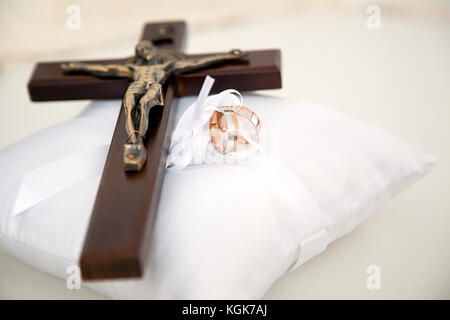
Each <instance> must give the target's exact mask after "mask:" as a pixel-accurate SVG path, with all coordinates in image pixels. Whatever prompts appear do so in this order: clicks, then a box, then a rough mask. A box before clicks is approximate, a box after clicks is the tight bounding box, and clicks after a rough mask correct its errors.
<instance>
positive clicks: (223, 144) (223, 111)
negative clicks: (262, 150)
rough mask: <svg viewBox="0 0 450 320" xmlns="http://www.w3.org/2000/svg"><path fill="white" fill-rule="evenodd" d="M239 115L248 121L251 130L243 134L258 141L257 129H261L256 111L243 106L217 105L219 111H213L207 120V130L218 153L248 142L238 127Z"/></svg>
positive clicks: (229, 150)
mask: <svg viewBox="0 0 450 320" xmlns="http://www.w3.org/2000/svg"><path fill="white" fill-rule="evenodd" d="M239 117H241V118H242V119H245V120H244V121H249V124H250V128H252V130H251V131H253V132H248V133H247V134H246V135H245V136H246V137H248V138H250V139H251V140H253V141H254V142H257V141H258V136H259V131H260V130H261V121H260V120H259V118H258V116H257V115H256V113H254V112H253V111H252V110H250V109H249V108H246V107H244V106H226V107H219V111H214V113H213V115H212V116H211V119H210V121H209V130H210V135H211V142H212V144H213V146H214V149H215V150H216V151H217V152H220V153H229V152H236V151H237V150H238V145H239V144H248V143H249V141H248V140H247V139H246V138H245V137H244V134H243V132H242V130H243V128H241V129H240V123H241V124H242V122H240V121H239Z"/></svg>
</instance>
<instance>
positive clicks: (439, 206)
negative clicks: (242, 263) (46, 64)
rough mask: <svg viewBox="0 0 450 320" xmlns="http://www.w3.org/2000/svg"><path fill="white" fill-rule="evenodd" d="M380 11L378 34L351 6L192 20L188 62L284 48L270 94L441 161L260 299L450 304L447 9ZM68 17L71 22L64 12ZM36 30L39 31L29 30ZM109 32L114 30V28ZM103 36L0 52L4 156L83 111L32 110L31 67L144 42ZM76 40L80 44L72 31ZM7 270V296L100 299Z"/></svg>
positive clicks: (76, 106) (6, 265)
mask: <svg viewBox="0 0 450 320" xmlns="http://www.w3.org/2000/svg"><path fill="white" fill-rule="evenodd" d="M197 2H202V1H197ZM203 2H204V1H203ZM380 2H381V29H379V30H369V29H368V28H367V26H366V19H367V14H366V11H365V10H366V7H364V6H359V5H355V4H354V2H353V1H342V2H341V4H340V5H332V4H330V3H329V2H327V1H325V2H324V3H325V4H324V5H323V6H304V7H303V6H301V5H292V6H293V7H292V8H291V9H290V8H289V7H285V10H281V9H280V10H278V11H276V12H272V13H270V12H269V13H267V12H263V11H261V12H260V11H258V12H257V14H256V15H252V14H250V13H251V11H248V12H245V11H242V12H241V15H240V16H233V17H232V18H229V19H228V18H227V16H226V15H225V16H222V17H221V18H220V19H219V20H217V21H215V22H213V21H212V20H207V19H206V20H205V21H203V22H204V23H203V22H202V20H201V19H199V18H198V17H197V16H193V18H192V21H193V25H192V27H191V28H190V32H189V40H188V47H187V49H188V50H187V51H188V52H196V51H197V52H207V51H214V52H217V51H224V50H229V48H230V47H239V48H242V49H244V50H245V49H257V48H281V49H282V52H283V54H282V57H283V62H282V65H283V89H281V90H274V91H273V92H272V94H274V95H277V96H282V97H293V98H298V99H302V100H308V101H312V102H314V103H318V104H323V105H327V106H329V107H331V108H333V109H335V110H337V111H340V112H343V113H345V114H348V115H351V116H352V117H355V118H357V119H360V120H364V121H366V122H369V123H372V124H374V125H376V126H379V127H382V128H384V129H386V130H388V131H390V132H392V133H395V134H397V135H399V136H400V137H402V138H403V139H405V140H406V141H408V142H410V143H411V144H413V145H415V146H417V147H418V148H419V149H421V150H423V151H425V152H429V153H433V154H435V155H437V157H438V158H439V161H440V162H439V164H438V166H437V167H436V168H435V170H434V171H433V172H432V173H431V174H429V175H428V176H427V177H426V178H425V179H423V180H421V181H419V182H418V183H416V184H415V185H414V186H412V187H411V188H409V189H408V190H406V191H405V192H403V193H402V194H400V195H399V196H397V197H396V198H395V199H393V200H392V201H390V202H388V203H387V204H386V205H385V206H383V207H382V208H380V209H379V210H378V211H377V212H376V214H375V215H373V216H372V217H371V218H369V219H368V220H367V221H365V222H364V223H363V224H361V225H360V226H359V227H358V228H357V229H356V230H354V231H353V232H352V233H350V234H349V235H347V236H346V237H344V238H342V239H339V240H337V241H336V242H334V243H333V244H331V245H330V246H329V247H328V249H327V250H326V251H325V252H324V253H322V254H321V255H319V256H317V257H316V258H314V259H313V260H311V261H310V262H308V263H306V264H305V265H303V266H302V267H301V268H300V269H298V270H296V271H295V272H293V273H291V274H288V275H285V276H283V277H282V278H281V279H280V280H279V281H278V282H277V283H276V284H275V285H274V286H273V287H272V289H271V290H270V291H269V292H268V293H267V294H266V296H265V298H268V299H304V298H306V299H310V298H317V299H329V298H336V299H347V298H357V299H366V298H368V299H393V298H398V299H408V298H413V299H415V298H426V299H427V298H447V299H448V298H450V273H449V270H450V250H449V249H450V248H449V245H450V232H448V227H449V226H450V197H449V195H448V192H449V190H450V166H449V164H450V162H449V160H450V159H449V158H450V143H449V141H450V125H449V120H450V90H449V89H450V88H449V84H450V59H449V57H450V18H449V17H450V11H449V10H448V6H447V7H446V6H443V7H439V6H438V5H436V6H437V7H436V8H438V9H437V10H436V8H435V7H433V6H426V10H425V9H424V10H417V7H416V6H412V7H408V6H406V9H408V8H409V9H411V8H412V9H411V10H406V9H405V10H404V11H401V10H400V12H399V11H398V10H397V11H396V10H394V9H395V8H394V9H393V8H391V7H388V6H387V4H386V2H385V1H380ZM437 2H438V3H440V2H439V1H437ZM81 3H82V6H81V7H82V9H83V10H84V12H86V15H87V16H88V17H95V15H94V13H93V10H90V9H91V7H92V6H93V4H92V2H90V3H91V4H89V2H83V1H81ZM282 3H283V5H287V4H286V3H287V2H286V1H282ZM304 3H308V4H310V1H304ZM413 3H414V4H415V5H416V4H417V3H418V1H413ZM383 5H385V7H383ZM84 8H85V9H84ZM384 8H385V9H384ZM446 8H447V9H446ZM19 9H20V8H17V6H16V7H14V6H13V7H12V8H11V10H13V11H14V12H15V14H16V15H21V14H27V15H32V13H31V12H29V11H27V12H26V13H21V11H20V10H19ZM210 10H212V8H210ZM269 11H270V10H269ZM163 12H167V10H166V11H164V10H163ZM9 13H11V11H9ZM62 14H63V18H64V17H65V13H64V9H63V13H62ZM2 15H4V13H3V12H2ZM178 16H179V15H178ZM167 17H168V14H166V15H164V16H161V17H157V16H156V17H155V16H149V17H148V19H149V20H150V19H154V20H161V18H167ZM236 17H237V18H236ZM0 18H1V16H0ZM104 19H105V18H104ZM188 20H189V19H188ZM58 21H59V20H58ZM141 22H144V20H141ZM28 23H29V25H28V26H23V28H26V29H27V30H28V32H29V34H28V36H29V37H30V39H33V35H34V34H33V32H36V33H37V32H40V31H42V29H43V27H42V26H41V25H40V24H44V23H47V24H48V23H49V22H48V21H44V19H39V20H38V21H37V22H36V21H34V22H33V20H32V19H31V20H29V21H28ZM33 23H35V24H36V31H35V30H34V28H32V27H30V26H31V25H32V24H33ZM50 23H54V24H56V23H59V22H50ZM62 23H64V22H62ZM105 23H110V25H111V27H112V28H113V24H114V22H113V21H109V22H105ZM86 24H87V25H88V27H89V28H91V29H88V31H86V28H87V27H85V29H83V28H82V30H84V32H90V31H92V33H94V34H95V31H96V30H97V29H96V27H95V26H96V24H95V23H93V22H91V23H89V21H88V22H86ZM131 26H132V27H131ZM55 28H57V27H56V25H55ZM98 28H99V30H98V32H99V33H102V32H103V34H105V39H106V40H105V41H103V42H102V45H99V46H94V47H92V48H91V47H89V46H87V47H85V48H82V47H79V48H77V49H71V50H69V49H67V48H66V47H64V45H66V43H70V38H69V39H65V40H64V45H61V47H59V48H56V47H57V44H55V49H54V50H53V49H51V50H50V49H49V50H47V51H46V50H44V49H45V48H44V49H43V48H36V52H37V53H36V54H35V55H30V51H29V50H28V49H29V48H28V49H27V48H22V47H20V46H16V48H15V49H14V47H13V48H10V47H7V45H6V44H5V45H4V44H0V46H5V47H4V48H3V49H2V50H1V54H0V58H1V60H0V63H1V69H0V96H1V97H2V107H1V108H0V148H3V147H5V146H7V145H9V144H11V143H13V142H15V141H17V140H19V139H20V138H23V137H25V136H27V135H29V134H31V133H33V132H35V131H37V130H39V129H41V128H44V127H47V126H49V125H51V124H54V123H57V122H60V121H63V120H65V119H69V118H71V117H73V116H74V115H76V114H77V113H79V112H80V110H82V109H83V108H84V107H85V106H86V105H87V104H88V102H87V101H81V102H51V103H39V104H37V103H31V102H30V101H29V98H28V95H27V92H26V83H27V80H28V78H29V76H30V72H31V70H32V66H33V62H34V61H35V60H38V59H42V58H44V59H70V58H73V59H77V58H86V57H89V58H99V57H108V56H122V55H127V54H130V53H131V49H130V48H132V47H133V42H134V41H135V40H136V39H137V38H138V34H139V32H140V30H135V33H136V35H135V36H131V34H132V32H131V31H130V30H134V25H132V24H130V25H129V26H128V25H126V26H124V28H126V30H127V32H128V33H123V34H121V37H122V36H123V38H121V39H122V40H123V41H122V40H121V41H114V38H113V37H110V38H111V39H113V40H108V39H110V38H108V36H106V33H105V27H104V26H102V27H101V29H100V27H98ZM49 30H50V29H49ZM49 32H50V33H51V31H49ZM55 32H56V31H55ZM71 32H73V33H72V34H73V37H78V35H76V34H75V33H76V32H77V31H76V30H71ZM80 32H81V31H80ZM66 33H67V35H68V37H70V33H69V32H66ZM38 36H39V35H38V34H36V37H38ZM95 36H98V35H95ZM76 40H77V41H78V40H79V39H78V38H77V39H76ZM31 41H33V40H31ZM55 42H58V41H56V40H55ZM21 52H23V53H24V54H23V55H20V53H21ZM265 93H269V92H268V91H266V92H265ZM274 107H276V106H274ZM369 265H378V266H379V267H380V268H381V284H382V286H381V289H380V290H369V289H368V288H367V286H366V279H367V277H368V275H367V273H366V269H367V267H368V266H369ZM0 269H1V272H0V298H7V299H13V298H18V299H21V298H39V299H47V298H55V299H66V298H68V299H79V298H80V299H89V298H102V297H101V296H100V295H98V294H96V293H94V292H93V291H92V290H90V289H87V288H83V289H82V290H72V291H70V290H68V289H66V286H65V281H64V280H62V279H58V278H55V277H53V276H50V275H47V274H44V273H42V272H40V271H38V270H35V269H33V268H31V267H29V266H27V265H25V264H23V263H21V262H19V261H18V260H16V259H15V258H13V257H11V256H8V255H5V254H0Z"/></svg>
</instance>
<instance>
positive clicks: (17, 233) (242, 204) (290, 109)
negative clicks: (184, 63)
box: [0, 95, 435, 299]
mask: <svg viewBox="0 0 450 320" xmlns="http://www.w3.org/2000/svg"><path fill="white" fill-rule="evenodd" d="M193 101H194V100H193V98H191V97H187V98H182V99H180V100H179V112H178V114H181V112H182V111H183V110H184V109H185V108H186V107H187V106H188V105H190V104H191V103H192V102H193ZM244 103H245V105H246V106H248V107H250V108H251V109H252V110H254V111H255V112H256V113H257V114H258V115H259V117H260V118H261V121H262V124H263V128H264V127H266V128H270V130H271V131H272V132H275V133H276V135H277V136H278V139H277V141H278V144H277V150H278V152H276V154H277V155H278V161H279V162H280V163H281V164H282V165H284V167H283V168H284V169H281V170H286V171H290V172H291V173H293V174H294V176H296V177H297V178H298V181H297V183H298V184H297V185H296V186H297V187H296V188H293V190H290V191H286V190H281V192H280V190H275V189H274V188H272V187H271V186H270V185H269V184H267V183H263V182H264V179H265V177H258V176H257V175H255V174H254V173H251V170H246V169H245V167H241V166H225V165H213V166H191V167H188V168H186V169H185V170H182V171H176V172H173V171H169V172H167V174H166V177H165V181H164V186H163V190H162V195H161V201H160V205H159V211H158V216H157V221H156V225H155V230H154V233H153V237H152V240H151V249H150V250H151V251H150V254H149V261H148V264H147V270H146V273H145V277H144V278H143V279H138V280H120V281H106V282H103V281H102V282H91V283H85V284H86V285H88V286H90V287H92V288H93V289H94V290H96V291H98V292H101V293H103V294H105V295H107V296H110V297H114V298H188V299H189V298H194V299H195V298H206V299H208V298H209V299H215V298H235V299H239V298H260V297H262V296H263V294H264V293H265V292H266V291H267V290H268V289H269V288H270V286H271V285H272V284H273V283H274V282H275V281H276V280H277V279H278V278H279V277H280V276H281V275H282V274H283V273H285V272H287V271H288V270H292V269H294V268H295V267H298V266H299V265H301V264H302V263H303V262H305V261H307V260H308V259H310V258H312V257H313V256H314V255H316V254H318V253H320V251H322V250H324V249H325V248H326V246H327V245H328V243H330V242H332V241H334V240H336V239H337V238H339V237H341V236H343V235H345V234H346V233H348V232H350V231H351V230H352V229H353V228H355V227H356V226H357V225H358V224H359V223H360V222H361V221H362V220H364V219H365V218H366V217H368V216H369V215H370V214H371V213H372V212H373V211H374V209H375V208H376V207H377V206H378V205H379V204H380V203H381V201H382V200H385V199H388V198H390V197H392V196H393V195H394V194H395V193H396V192H398V191H400V190H402V189H403V188H405V187H406V186H407V185H408V184H409V183H411V182H413V181H414V180H416V179H417V178H419V177H421V176H422V175H424V174H425V173H426V172H428V171H429V170H430V169H431V168H432V167H433V165H434V163H435V159H434V157H432V156H429V155H425V154H422V153H420V152H418V151H417V150H415V149H414V148H412V147H411V146H409V145H408V144H406V143H405V142H403V141H402V140H400V139H398V138H396V137H394V136H392V135H390V134H388V133H386V132H384V131H383V130H380V129H377V128H375V127H373V126H370V125H367V124H364V123H362V122H359V121H357V120H353V119H350V118H348V117H346V116H344V115H340V114H338V113H336V112H334V111H331V110H329V109H327V108H323V107H319V106H314V105H312V104H308V103H303V102H299V101H295V100H285V99H278V98H273V97H269V96H257V95H246V96H244ZM119 108H120V102H119V101H108V102H107V101H104V102H95V103H92V105H90V106H89V107H88V108H87V109H86V111H85V112H83V113H82V114H81V115H80V116H78V117H76V118H74V119H72V120H70V121H67V122H65V123H62V124H59V125H56V126H53V127H50V128H47V129H44V130H42V131H40V132H38V133H36V134H35V135H32V136H30V137H28V138H26V139H24V140H22V141H20V142H19V143H16V144H14V145H12V146H10V147H8V148H6V149H4V150H1V151H0V177H1V178H0V179H1V180H0V249H2V250H4V251H6V252H8V253H9V254H11V255H13V256H16V257H17V258H19V259H21V260H22V261H24V262H25V263H28V264H30V265H33V266H35V267H36V268H38V269H40V270H42V271H44V272H48V273H50V274H53V275H56V276H58V277H62V278H66V277H67V273H66V269H67V267H68V266H69V265H72V264H75V263H76V262H77V260H78V256H79V254H80V251H81V248H82V244H83V240H84V235H85V232H86V229H87V225H88V223H89V218H90V214H91V209H92V205H93V201H94V199H95V194H96V190H97V187H98V184H99V180H100V174H101V169H95V168H93V167H92V166H93V165H90V164H88V165H87V166H86V164H82V163H79V164H78V165H75V166H73V167H70V168H67V170H78V171H82V170H93V171H92V172H97V174H95V175H94V176H92V177H91V178H89V179H87V180H84V181H82V182H79V183H77V184H75V185H73V186H71V187H69V188H65V189H63V190H62V191H60V192H58V193H56V194H54V195H53V196H51V197H49V198H48V199H46V200H45V201H42V202H40V203H38V204H36V205H34V206H31V208H29V209H28V210H26V211H25V212H23V213H21V214H19V215H13V210H14V206H15V202H16V198H17V196H18V193H19V189H20V185H21V181H22V178H23V177H24V174H26V173H27V172H30V171H32V170H34V169H37V168H39V167H42V166H44V165H46V164H48V163H51V162H54V161H57V160H58V159H64V158H65V157H67V156H71V155H73V154H80V153H83V152H88V153H89V152H90V154H94V155H95V159H92V163H95V164H96V165H98V163H100V164H101V163H102V162H103V161H104V158H105V156H106V151H107V148H104V147H102V146H104V145H107V144H109V142H110V139H111V136H112V132H113V129H114V125H115V121H116V116H117V113H118V112H119ZM92 150H97V151H98V152H92ZM83 166H86V168H84V167H83ZM95 170H97V171H95ZM283 177H284V176H281V177H273V178H274V179H284V178H283ZM50 178H51V177H50ZM50 180H51V179H50ZM42 183H45V181H43V182H42ZM285 191H286V192H285ZM31 192H32V191H31ZM287 193H288V194H287ZM280 195H281V196H280ZM289 197H290V198H289Z"/></svg>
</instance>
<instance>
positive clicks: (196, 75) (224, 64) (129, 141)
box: [28, 21, 281, 280]
mask: <svg viewBox="0 0 450 320" xmlns="http://www.w3.org/2000/svg"><path fill="white" fill-rule="evenodd" d="M185 30H186V26H185V23H184V22H183V21H174V22H160V23H149V24H146V25H145V27H144V31H143V34H142V37H141V41H140V42H139V43H138V45H137V46H136V54H135V56H134V58H132V59H115V60H101V61H86V62H79V63H74V62H46V63H38V64H37V65H36V67H35V69H34V72H33V74H32V76H31V79H30V81H29V83H28V90H29V94H30V97H31V100H33V101H52V100H73V99H118V98H122V97H124V95H125V97H124V100H123V106H122V109H121V112H120V113H119V116H118V119H117V124H116V128H115V131H114V134H113V138H112V141H111V146H110V149H109V152H108V156H107V159H106V162H105V167H104V170H103V174H102V178H101V181H100V185H99V189H98V191H97V196H96V200H95V203H94V207H93V212H92V216H91V220H90V224H89V228H88V231H87V234H86V238H85V242H84V245H83V250H82V253H81V256H80V261H79V263H80V268H81V273H82V276H83V278H84V279H86V280H95V279H112V278H132V277H140V276H142V274H143V270H144V266H145V261H146V256H147V251H148V243H149V240H150V236H151V232H152V229H153V224H154V221H155V216H156V211H157V208H158V202H159V197H160V193H161V187H162V182H163V178H164V173H165V164H166V158H167V149H168V146H169V143H170V135H171V132H172V129H173V125H174V118H175V112H174V108H173V103H172V100H173V97H174V96H185V95H192V94H196V93H198V90H199V89H200V87H201V84H202V82H203V79H204V78H205V76H206V75H210V76H212V77H214V78H215V79H216V82H215V88H214V90H215V91H221V90H224V89H228V88H235V89H237V90H241V91H247V90H260V89H275V88H281V72H280V51H279V50H260V51H249V52H245V54H243V53H242V52H241V51H240V50H232V51H230V52H229V53H224V54H201V55H185V54H182V53H181V52H180V51H179V50H181V49H182V47H183V43H184V40H185ZM139 59H141V60H140V61H139ZM145 59H147V61H146V60H145ZM152 59H153V60H152ZM149 61H151V63H148V62H149ZM149 64H150V65H152V66H155V65H158V66H159V67H161V68H162V70H163V71H164V72H165V73H164V74H162V73H160V74H159V76H160V77H159V78H158V75H155V74H153V75H151V74H150V73H149V72H150V71H148V69H149V68H142V67H145V66H148V65H149ZM145 69H147V71H146V70H145ZM153 71H154V70H153ZM74 72H75V73H74ZM117 76H119V77H117ZM155 76H156V78H155ZM130 79H131V80H134V82H132V83H131V85H130V83H129V81H130ZM141 80H143V81H141ZM160 80H161V81H160ZM139 81H141V83H139ZM136 82H138V83H137V84H135V83H136ZM142 82H143V83H145V88H144V87H143V83H142ZM133 84H135V85H134V86H133ZM149 91H150V92H151V94H150V98H148V99H147V100H145V96H146V93H147V92H149ZM127 92H128V93H129V94H128V95H127ZM127 97H128V98H129V99H128V101H129V103H130V104H129V105H127ZM142 99H144V100H143V102H142V103H141V100H142ZM124 110H125V112H124ZM124 169H125V170H124ZM130 171H132V172H130Z"/></svg>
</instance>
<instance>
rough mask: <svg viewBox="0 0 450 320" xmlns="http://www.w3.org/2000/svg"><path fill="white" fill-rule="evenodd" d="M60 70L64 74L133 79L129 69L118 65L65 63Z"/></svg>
mask: <svg viewBox="0 0 450 320" xmlns="http://www.w3.org/2000/svg"><path fill="white" fill-rule="evenodd" d="M61 68H62V69H63V70H64V71H66V72H80V73H89V74H93V75H95V76H98V77H120V78H133V71H132V70H130V68H128V67H127V66H124V65H118V64H107V65H103V64H91V63H83V62H66V63H62V64H61Z"/></svg>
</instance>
